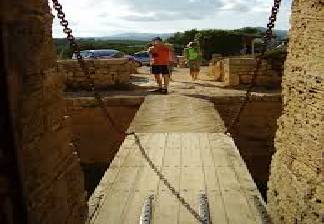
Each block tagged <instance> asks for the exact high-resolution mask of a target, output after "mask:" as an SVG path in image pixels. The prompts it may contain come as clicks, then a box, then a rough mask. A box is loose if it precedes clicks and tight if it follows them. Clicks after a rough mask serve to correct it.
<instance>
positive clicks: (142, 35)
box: [96, 33, 173, 41]
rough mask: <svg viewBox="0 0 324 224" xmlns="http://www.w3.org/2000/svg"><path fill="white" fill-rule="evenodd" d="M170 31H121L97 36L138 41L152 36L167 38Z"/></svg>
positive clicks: (147, 39) (104, 38)
mask: <svg viewBox="0 0 324 224" xmlns="http://www.w3.org/2000/svg"><path fill="white" fill-rule="evenodd" d="M172 35H173V34H172V33H121V34H115V35H111V36H107V37H99V38H96V39H99V40H139V41H150V40H152V39H153V38H154V37H161V38H162V39H167V38H169V37H171V36H172Z"/></svg>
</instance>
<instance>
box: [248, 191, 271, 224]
mask: <svg viewBox="0 0 324 224" xmlns="http://www.w3.org/2000/svg"><path fill="white" fill-rule="evenodd" d="M253 200H254V203H255V206H256V208H257V209H258V211H259V213H260V216H261V218H262V224H271V223H272V221H271V218H270V216H269V215H268V212H267V209H266V207H265V206H264V204H263V203H262V202H261V199H260V198H259V196H257V195H254V196H253Z"/></svg>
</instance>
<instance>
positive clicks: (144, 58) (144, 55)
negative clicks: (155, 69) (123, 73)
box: [134, 51, 151, 65]
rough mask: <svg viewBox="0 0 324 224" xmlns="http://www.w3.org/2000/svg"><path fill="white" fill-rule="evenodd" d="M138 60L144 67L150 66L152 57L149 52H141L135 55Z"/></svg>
mask: <svg viewBox="0 0 324 224" xmlns="http://www.w3.org/2000/svg"><path fill="white" fill-rule="evenodd" d="M134 57H135V58H136V60H138V61H140V62H141V63H142V65H150V62H151V57H150V54H149V53H148V52H147V51H141V52H137V53H135V54H134Z"/></svg>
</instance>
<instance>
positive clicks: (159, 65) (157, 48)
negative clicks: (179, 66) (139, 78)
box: [148, 37, 170, 94]
mask: <svg viewBox="0 0 324 224" xmlns="http://www.w3.org/2000/svg"><path fill="white" fill-rule="evenodd" d="M152 43H153V46H152V47H150V48H149V50H148V51H149V53H150V54H151V56H152V62H151V65H152V74H154V76H155V80H156V82H157V84H158V86H159V88H158V90H157V91H159V92H161V93H164V94H167V93H168V86H169V82H170V71H169V68H168V65H169V63H170V48H169V47H168V46H166V45H165V44H164V43H163V42H162V39H161V38H160V37H156V38H154V39H153V40H152ZM161 75H162V77H163V80H164V83H162V78H161Z"/></svg>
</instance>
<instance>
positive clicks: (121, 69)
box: [57, 58, 136, 89]
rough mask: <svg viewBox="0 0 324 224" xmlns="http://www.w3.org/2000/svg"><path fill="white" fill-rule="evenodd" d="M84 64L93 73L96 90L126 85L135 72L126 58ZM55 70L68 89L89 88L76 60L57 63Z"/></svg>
mask: <svg viewBox="0 0 324 224" xmlns="http://www.w3.org/2000/svg"><path fill="white" fill-rule="evenodd" d="M86 63H87V64H88V66H89V67H90V68H91V69H93V70H94V71H95V73H94V74H92V75H91V78H93V79H94V84H95V87H96V88H97V89H106V88H109V87H111V86H119V85H127V84H129V81H130V75H131V73H133V72H134V70H136V68H135V65H134V64H133V63H132V62H130V61H128V59H126V58H125V59H124V58H122V59H100V60H99V59H97V60H86ZM57 70H58V72H59V73H60V74H63V76H64V83H65V84H66V87H67V88H68V89H85V88H89V84H90V83H89V80H88V78H87V77H86V76H85V75H84V73H83V71H82V70H81V68H80V66H79V64H78V61H77V60H62V61H58V62H57Z"/></svg>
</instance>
